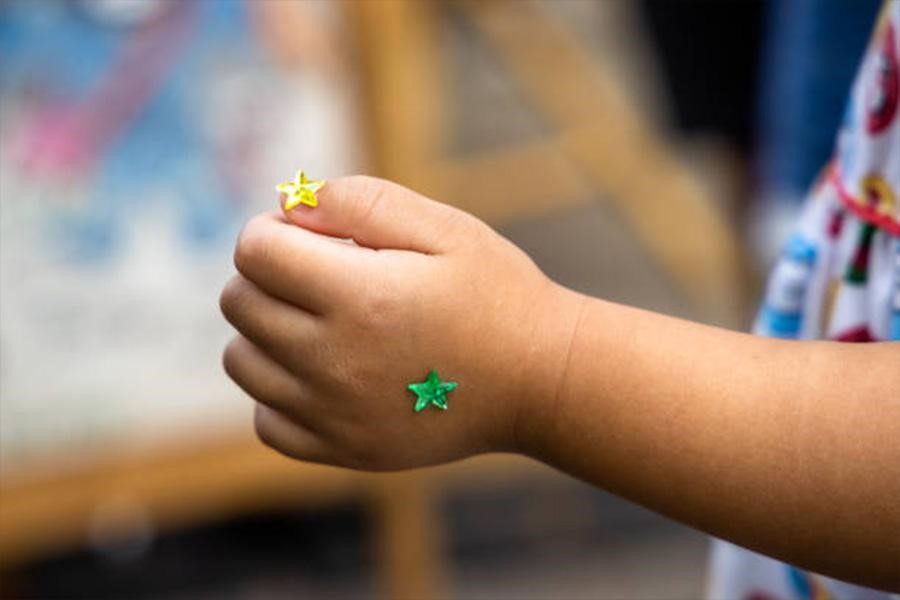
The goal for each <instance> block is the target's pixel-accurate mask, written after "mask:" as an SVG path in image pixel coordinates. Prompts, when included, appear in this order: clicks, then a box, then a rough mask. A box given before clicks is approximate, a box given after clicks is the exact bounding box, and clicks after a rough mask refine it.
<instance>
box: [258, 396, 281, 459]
mask: <svg viewBox="0 0 900 600" xmlns="http://www.w3.org/2000/svg"><path fill="white" fill-rule="evenodd" d="M253 429H254V431H255V432H256V437H257V438H259V441H260V442H262V443H263V444H264V445H266V446H268V447H269V448H272V449H274V450H278V442H277V440H276V437H275V434H274V430H273V428H272V425H271V422H270V421H269V414H268V411H266V410H265V409H263V407H262V406H261V405H259V404H257V405H256V410H255V411H254V413H253Z"/></svg>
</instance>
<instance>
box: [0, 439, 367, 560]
mask: <svg viewBox="0 0 900 600" xmlns="http://www.w3.org/2000/svg"><path fill="white" fill-rule="evenodd" d="M11 479H13V480H14V479H15V478H11ZM24 481H26V483H22V484H19V485H14V484H10V483H9V482H8V481H7V480H6V478H5V481H4V482H3V486H2V487H0V567H2V568H10V567H11V566H14V565H15V564H19V563H22V562H25V561H28V560H30V559H32V558H35V557H38V556H42V555H46V554H48V553H53V552H57V551H65V550H68V549H72V548H77V547H80V546H82V545H84V544H85V543H86V541H87V539H88V534H89V532H90V528H91V524H92V523H93V522H94V521H95V520H96V519H98V518H102V514H101V512H102V511H103V510H104V507H107V506H120V505H122V504H123V503H124V504H127V505H129V506H132V507H134V509H135V515H134V516H135V518H141V519H144V518H145V519H147V520H149V521H150V522H151V523H152V525H153V527H155V528H158V529H160V530H162V531H165V530H168V529H171V528H174V527H177V526H180V525H184V524H188V523H190V524H197V523H205V522H214V521H216V520H219V519H221V518H224V517H226V516H233V515H237V514H245V513H252V512H254V511H258V510H261V509H265V508H267V507H272V506H277V505H280V504H284V503H287V502H289V503H291V504H295V505H297V506H320V505H323V504H326V503H328V502H332V501H335V500H336V499H339V498H345V497H348V496H350V495H353V494H358V493H359V491H358V490H359V487H360V485H361V482H360V481H359V478H358V476H357V475H356V474H355V473H353V472H351V471H347V470H343V469H335V468H330V467H324V466H319V465H311V464H306V463H298V462H295V461H290V460H288V459H286V458H284V457H281V456H279V455H277V454H276V453H275V452H273V451H272V450H270V449H268V448H266V447H264V446H263V445H262V444H260V443H259V442H258V441H257V440H256V439H255V438H251V437H250V436H247V437H246V438H239V439H228V440H221V441H217V442H210V443H208V444H205V445H201V446H193V445H187V446H182V447H180V448H179V449H169V448H167V449H160V451H159V452H158V453H155V454H148V455H147V456H145V457H144V458H132V459H130V460H124V461H119V462H111V463H108V464H104V465H100V466H97V467H95V468H85V469H83V470H81V471H77V472H73V473H69V474H67V475H64V476H59V477H50V478H45V479H37V480H27V479H26V480H24ZM132 525H133V524H132V523H129V522H128V519H127V516H126V517H123V519H122V522H121V523H113V524H111V525H110V527H111V528H112V531H111V533H113V534H115V529H116V528H117V527H118V528H120V529H121V531H122V534H123V535H126V534H127V533H128V531H129V529H130V528H131V527H132Z"/></svg>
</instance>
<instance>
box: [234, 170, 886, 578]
mask: <svg viewBox="0 0 900 600" xmlns="http://www.w3.org/2000/svg"><path fill="white" fill-rule="evenodd" d="M318 196H319V206H318V207H317V208H315V209H311V208H309V207H307V206H303V205H301V206H299V207H297V208H295V209H293V210H290V211H286V212H275V213H269V214H263V215H260V216H258V217H256V218H254V219H253V220H251V221H250V222H249V223H248V224H247V225H246V227H245V228H244V230H243V232H242V233H241V235H240V238H239V240H238V243H237V247H236V250H235V264H236V266H237V269H238V272H239V274H238V275H237V276H236V277H234V279H232V280H231V281H230V282H229V283H228V285H227V286H226V287H225V289H224V291H223V292H222V297H221V307H222V311H223V313H224V314H225V316H226V318H227V319H228V320H229V322H230V323H231V324H232V325H234V327H235V328H236V329H237V330H238V332H239V335H238V336H237V337H236V338H235V339H234V340H233V341H232V342H231V343H230V344H229V345H228V347H227V348H226V350H225V354H224V365H225V369H226V371H227V373H228V374H229V376H230V377H231V378H232V379H233V380H234V381H235V382H236V383H237V384H238V385H239V386H241V387H242V388H243V389H244V390H245V391H246V392H247V393H248V394H249V395H250V396H252V397H253V398H254V399H255V400H256V402H257V404H256V419H255V421H256V422H255V425H256V431H257V433H258V435H259V437H260V439H261V440H262V441H263V442H264V443H266V444H268V445H269V446H271V447H272V448H274V449H275V450H277V451H279V452H281V453H283V454H285V455H287V456H290V457H293V458H296V459H300V460H306V461H313V462H321V463H327V464H333V465H340V466H345V467H350V468H354V469H363V470H370V471H387V470H397V469H406V468H410V467H418V466H424V465H431V464H437V463H442V462H446V461H451V460H454V459H459V458H463V457H465V456H469V455H473V454H477V453H482V452H493V451H505V452H519V453H522V454H526V455H529V456H532V457H534V458H536V459H538V460H541V461H544V462H547V463H549V464H551V465H553V466H555V467H557V468H559V469H561V470H563V471H566V472H568V473H571V474H573V475H575V476H577V477H580V478H583V479H585V480H586V481H589V482H591V483H593V484H595V485H597V486H599V487H602V488H604V489H607V490H610V491H612V492H614V493H617V494H619V495H621V496H623V497H625V498H628V499H630V500H632V501H635V502H638V503H640V504H643V505H644V506H647V507H649V508H651V509H653V510H656V511H658V512H660V513H662V514H665V515H668V516H670V517H672V518H674V519H677V520H679V521H682V522H684V523H688V524H690V525H692V526H694V527H697V528H699V529H701V530H703V531H706V532H708V533H710V534H712V535H715V536H717V537H720V538H723V539H727V540H730V541H732V542H734V543H737V544H739V545H742V546H745V547H748V548H751V549H754V550H756V551H759V552H762V553H764V554H767V555H769V556H773V557H775V558H779V559H782V560H785V561H787V562H790V563H793V564H796V565H799V566H801V567H804V568H807V569H809V570H812V571H815V572H818V573H822V574H826V575H830V576H833V577H837V578H840V579H844V580H848V581H852V582H856V583H860V584H863V585H868V586H871V587H876V588H881V589H885V590H892V591H900V343H875V344H837V343H832V342H795V341H781V340H772V339H766V338H759V337H754V336H750V335H746V334H742V333H736V332H732V331H727V330H723V329H718V328H715V327H709V326H705V325H701V324H697V323H692V322H688V321H683V320H679V319H675V318H670V317H667V316H663V315H659V314H654V313H650V312H645V311H641V310H637V309H634V308H630V307H627V306H621V305H616V304H613V303H610V302H606V301H603V300H600V299H597V298H590V297H587V296H584V295H581V294H578V293H575V292H573V291H571V290H568V289H565V288H563V287H561V286H559V285H557V284H555V283H554V282H552V281H550V280H549V279H548V278H547V277H546V276H545V275H544V274H542V273H541V272H540V271H539V270H538V268H537V267H536V266H535V265H534V263H533V262H532V261H531V260H530V259H529V258H528V257H527V256H526V255H525V254H524V253H523V252H521V251H520V250H519V249H518V248H516V247H515V246H514V245H512V244H511V243H510V242H508V241H507V240H505V239H504V238H502V237H500V236H499V235H497V234H496V233H495V232H493V231H492V230H491V229H490V228H489V227H487V226H486V225H484V224H483V223H482V222H480V221H478V220H477V219H475V218H474V217H472V216H471V215H468V214H466V213H463V212H461V211H458V210H455V209H453V208H451V207H448V206H446V205H443V204H440V203H437V202H434V201H432V200H429V199H427V198H424V197H422V196H420V195H418V194H416V193H414V192H412V191H410V190H407V189H405V188H403V187H400V186H398V185H396V184H393V183H390V182H387V181H382V180H378V179H374V178H369V177H361V176H357V177H347V178H342V179H338V180H334V181H330V182H329V183H328V184H327V185H326V186H325V187H324V188H323V189H322V190H321V191H320V192H319V193H318ZM347 239H352V240H353V241H354V242H355V243H350V242H348V241H345V240H347ZM432 368H437V369H438V370H439V372H440V375H441V377H442V379H444V380H445V381H447V380H449V381H456V382H459V387H458V388H457V389H456V390H454V391H453V392H452V393H451V394H450V395H449V396H448V402H449V405H450V408H449V410H447V411H440V410H437V409H434V408H433V407H432V408H428V409H426V410H424V411H422V412H421V413H415V412H413V410H412V406H413V404H414V400H415V397H414V396H413V395H412V394H411V393H409V392H407V391H406V385H407V384H408V383H411V382H417V381H422V380H424V378H425V376H426V375H427V373H428V371H429V370H430V369H432Z"/></svg>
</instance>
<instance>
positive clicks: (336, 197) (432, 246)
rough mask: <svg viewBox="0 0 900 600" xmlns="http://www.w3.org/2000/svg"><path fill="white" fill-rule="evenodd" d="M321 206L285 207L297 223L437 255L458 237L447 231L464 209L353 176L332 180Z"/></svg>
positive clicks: (324, 189) (369, 244) (370, 242)
mask: <svg viewBox="0 0 900 600" xmlns="http://www.w3.org/2000/svg"><path fill="white" fill-rule="evenodd" d="M316 197H317V198H318V200H319V203H318V206H316V207H314V208H313V207H310V206H307V205H305V204H299V205H298V206H296V207H294V208H291V209H290V210H284V202H285V196H284V194H282V196H281V206H282V210H284V214H285V217H286V218H287V219H288V220H289V221H290V222H292V223H294V224H295V225H299V226H300V227H303V228H304V229H309V230H311V231H315V232H318V233H322V234H325V235H329V236H332V237H339V238H352V239H353V240H354V241H355V242H356V243H357V244H359V245H360V246H365V247H368V248H374V249H388V248H390V249H396V250H413V251H416V252H422V253H426V254H437V253H441V252H444V251H446V250H448V249H449V248H448V247H447V246H448V243H449V242H450V241H451V240H452V239H454V237H455V236H453V235H452V234H450V235H448V234H449V233H450V232H449V230H450V229H452V228H453V227H455V226H456V224H457V223H458V222H459V221H461V220H463V217H465V213H463V212H461V211H459V210H457V209H455V208H452V207H450V206H447V205H446V204H441V203H439V202H435V201H434V200H430V199H428V198H426V197H425V196H422V195H420V194H417V193H416V192H414V191H412V190H410V189H408V188H405V187H403V186H401V185H398V184H396V183H393V182H390V181H386V180H384V179H378V178H376V177H367V176H365V175H353V176H350V177H341V178H339V179H334V180H331V181H328V182H327V183H326V184H325V185H324V187H322V188H321V189H320V190H319V191H318V192H317V193H316Z"/></svg>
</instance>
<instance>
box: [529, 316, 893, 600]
mask: <svg viewBox="0 0 900 600" xmlns="http://www.w3.org/2000/svg"><path fill="white" fill-rule="evenodd" d="M579 303H580V304H581V308H580V309H579V310H580V311H581V316H580V318H579V320H578V324H577V326H576V328H575V329H576V331H575V333H574V335H573V338H572V342H571V350H570V352H569V358H568V366H567V367H566V369H565V375H564V377H563V378H562V380H561V382H560V385H559V391H558V394H557V395H556V397H555V398H550V399H547V401H546V402H539V403H538V405H537V406H534V407H531V408H530V409H529V410H530V413H531V414H530V416H528V417H523V419H522V423H523V426H522V440H523V443H525V444H526V446H527V447H528V448H529V451H530V452H531V453H533V454H534V455H535V456H537V457H539V458H540V459H542V460H545V461H546V462H549V463H551V464H553V465H555V466H557V467H559V468H560V469H562V470H564V471H567V472H569V473H572V474H574V475H577V476H579V477H581V478H583V479H586V480H588V481H590V482H592V483H595V484H596V485H598V486H601V487H603V488H606V489H608V490H610V491H612V492H615V493H617V494H620V495H622V496H624V497H626V498H629V499H631V500H634V501H636V502H639V503H640V504H643V505H645V506H647V507H649V508H652V509H654V510H657V511H659V512H661V513H663V514H666V515H668V516H670V517H672V518H675V519H677V520H679V521H683V522H685V523H688V524H690V525H693V526H695V527H697V528H699V529H702V530H704V531H707V532H709V533H711V534H713V535H716V536H718V537H721V538H724V539H727V540H730V541H733V542H735V543H737V544H740V545H742V546H746V547H748V548H751V549H754V550H757V551H760V552H762V553H764V554H767V555H770V556H773V557H776V558H780V559H782V560H785V561H787V562H790V563H793V564H797V565H799V566H803V567H805V568H808V569H810V570H813V571H816V572H820V573H824V574H830V575H833V576H835V577H838V578H843V579H847V580H851V581H857V582H860V583H863V584H868V585H871V586H876V587H881V588H886V589H891V590H894V591H897V590H900V343H879V344H838V343H833V342H793V341H782V340H771V339H765V338H758V337H753V336H750V335H745V334H739V333H734V332H730V331H725V330H722V329H717V328H714V327H707V326H703V325H699V324H696V323H691V322H687V321H682V320H679V319H674V318H670V317H666V316H662V315H658V314H654V313H649V312H645V311H641V310H637V309H633V308H629V307H625V306H619V305H615V304H611V303H608V302H604V301H601V300H597V299H592V298H591V299H584V300H580V301H579Z"/></svg>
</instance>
